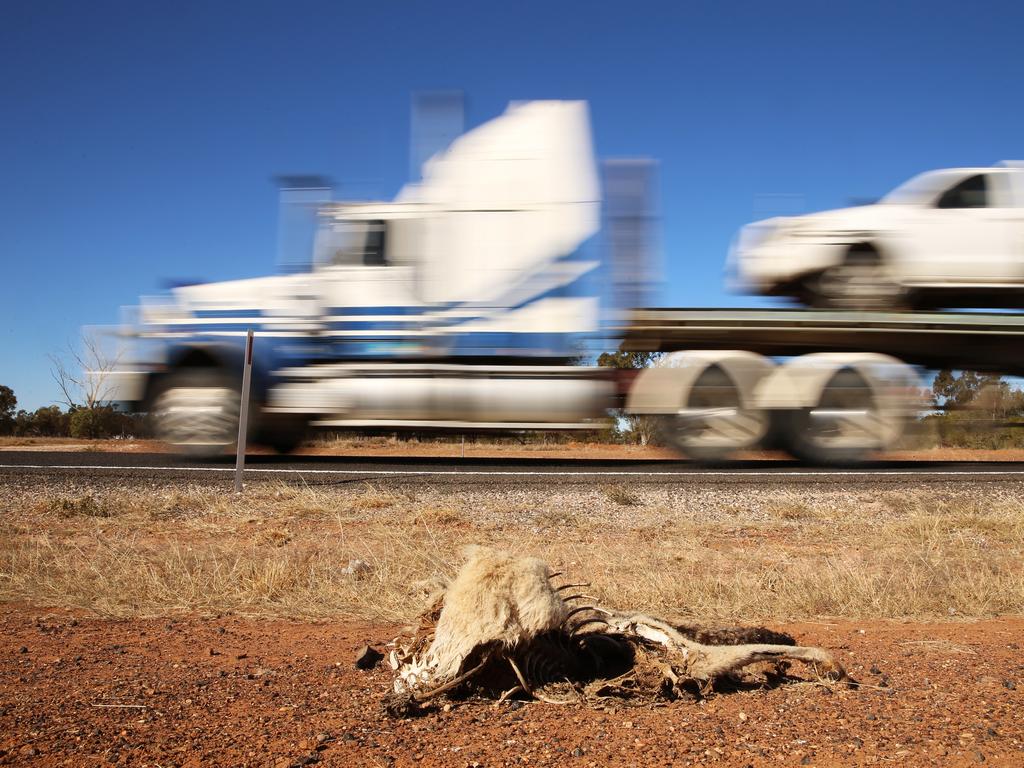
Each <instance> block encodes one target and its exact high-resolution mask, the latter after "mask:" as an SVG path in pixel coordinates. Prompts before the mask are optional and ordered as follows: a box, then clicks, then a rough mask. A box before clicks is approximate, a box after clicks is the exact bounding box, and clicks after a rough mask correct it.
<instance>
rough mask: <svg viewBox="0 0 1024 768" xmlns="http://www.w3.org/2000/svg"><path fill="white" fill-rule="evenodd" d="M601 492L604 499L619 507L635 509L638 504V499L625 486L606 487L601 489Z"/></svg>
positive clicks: (634, 493)
mask: <svg viewBox="0 0 1024 768" xmlns="http://www.w3.org/2000/svg"><path fill="white" fill-rule="evenodd" d="M602 492H603V493H604V496H605V498H606V499H608V500H609V501H611V502H613V503H615V504H618V505H619V506H620V507H636V506H638V505H639V504H640V497H639V496H638V495H637V494H636V492H635V491H633V490H631V489H629V488H627V487H626V486H625V485H621V484H615V485H606V486H604V488H602Z"/></svg>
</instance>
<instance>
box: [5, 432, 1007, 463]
mask: <svg viewBox="0 0 1024 768" xmlns="http://www.w3.org/2000/svg"><path fill="white" fill-rule="evenodd" d="M168 450H170V449H169V447H168V446H167V445H166V444H164V443H161V442H160V441H158V440H134V439H126V440H78V439H74V438H67V437H0V453H2V452H4V451H43V452H45V451H81V452H94V453H164V452H167V451H168ZM248 453H249V454H250V455H260V454H270V453H273V451H271V450H270V449H268V448H265V447H263V446H258V445H256V446H252V447H250V448H249V450H248ZM295 453H296V454H297V455H299V456H361V457H373V456H380V457H388V456H406V457H416V458H431V457H432V458H463V457H465V458H474V459H480V458H495V457H498V458H506V459H522V458H533V459H542V458H550V459H566V458H573V459H590V460H593V461H605V460H614V459H621V460H634V461H635V460H639V459H665V460H678V459H679V458H680V457H679V454H677V453H676V452H674V451H673V450H671V449H669V448H662V447H658V446H642V445H620V444H616V443H600V442H588V441H586V440H578V441H577V440H572V441H568V442H557V441H550V442H535V443H523V444H519V443H515V442H512V441H503V442H495V441H489V440H480V439H474V438H470V439H469V440H468V441H467V442H465V443H462V442H459V441H458V440H429V439H425V440H402V439H398V438H395V437H358V436H356V437H350V438H330V437H326V438H313V439H311V440H310V441H308V442H307V443H305V444H304V445H302V446H301V447H300V448H299V449H298V450H296V451H295ZM736 458H737V459H748V460H749V459H755V460H772V459H782V460H786V459H790V458H791V457H790V456H789V455H787V454H786V453H784V452H782V451H743V452H741V453H740V454H737V456H736ZM879 459H882V460H886V461H923V462H929V461H967V462H970V461H985V462H988V461H1005V462H1020V461H1024V450H1020V449H1003V450H986V449H977V448H924V449H920V450H898V451H890V452H888V453H885V454H881V455H880V456H879Z"/></svg>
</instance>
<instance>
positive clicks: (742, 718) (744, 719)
mask: <svg viewBox="0 0 1024 768" xmlns="http://www.w3.org/2000/svg"><path fill="white" fill-rule="evenodd" d="M740 722H741V723H745V722H747V713H746V712H740Z"/></svg>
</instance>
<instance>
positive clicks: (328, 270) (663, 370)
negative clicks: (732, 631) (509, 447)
mask: <svg viewBox="0 0 1024 768" xmlns="http://www.w3.org/2000/svg"><path fill="white" fill-rule="evenodd" d="M637 171H638V168H637V167H634V166H631V165H630V164H629V163H625V164H621V163H620V164H618V165H612V166H609V167H608V168H607V169H606V171H605V173H604V177H603V178H604V182H605V184H604V186H605V187H606V192H607V193H608V194H606V195H603V194H602V174H601V173H600V171H599V168H598V164H597V162H596V160H595V157H594V152H593V148H592V142H591V132H590V125H589V117H588V109H587V105H586V104H585V103H584V102H572V101H540V102H526V103H520V104H515V105H512V106H510V107H509V108H508V109H507V111H506V112H505V113H504V114H502V115H501V116H499V117H498V118H496V119H494V120H491V121H490V122H487V123H485V124H483V125H481V126H479V127H477V128H475V129H473V130H471V131H469V132H468V133H465V134H463V135H462V136H460V137H459V138H457V139H456V140H455V141H454V142H453V143H452V144H451V145H450V146H449V147H448V148H447V149H445V150H443V151H442V152H439V153H438V154H437V155H435V156H434V157H432V158H431V159H430V160H429V161H428V162H427V163H426V164H425V165H424V168H423V173H422V180H421V181H419V182H416V183H410V184H408V185H406V186H405V187H404V188H403V189H402V190H401V192H400V193H399V194H398V195H397V196H396V198H395V199H394V200H392V201H387V202H366V201H362V202H325V203H324V204H322V205H321V206H320V207H319V209H318V212H317V220H318V226H317V229H316V235H315V238H314V239H313V258H312V260H311V264H310V266H309V268H308V269H303V270H301V271H296V272H292V273H289V274H277V275H272V276H267V277H260V278H254V279H244V280H233V281H227V282H216V283H208V284H199V285H188V286H181V287H178V288H175V289H174V290H173V291H171V293H170V294H169V295H167V296H163V297H160V298H158V299H155V300H147V301H144V302H143V303H142V305H141V306H140V307H139V308H138V312H137V315H136V319H135V320H133V322H132V323H131V324H130V326H129V327H127V328H125V329H124V331H123V333H124V335H125V336H126V337H129V338H130V339H131V340H132V342H133V347H134V348H135V349H137V350H142V352H140V353H138V354H136V355H135V357H134V358H133V360H132V362H130V363H125V364H122V365H121V367H120V368H119V370H118V371H116V373H115V374H114V375H113V379H114V382H115V384H116V390H117V394H116V396H115V398H114V399H116V400H118V401H120V402H121V403H122V404H123V405H124V406H125V407H128V408H132V409H136V410H144V411H147V412H149V413H150V414H151V415H152V417H153V420H154V422H155V429H156V432H157V435H158V437H160V438H161V439H163V440H165V441H166V442H168V443H170V444H171V445H173V446H175V447H176V448H177V449H178V450H180V451H181V452H183V453H185V454H186V455H190V456H193V457H205V458H209V457H214V456H217V455H220V454H222V453H224V452H225V451H226V450H227V449H228V448H229V447H230V446H232V445H233V444H234V443H235V441H236V436H237V431H238V423H239V411H240V403H241V392H240V389H241V379H242V375H241V371H242V365H243V350H244V342H245V339H246V337H247V334H248V332H249V331H250V330H252V331H253V332H254V335H255V343H254V348H253V375H252V393H251V398H250V404H251V405H250V407H251V412H252V413H253V414H254V417H253V418H252V419H251V420H250V422H249V434H248V435H247V436H246V442H247V443H248V442H249V441H250V440H252V441H256V442H262V443H264V444H267V445H270V446H272V447H274V448H276V449H278V450H280V451H283V452H287V451H289V450H291V449H292V448H294V447H295V446H296V445H297V444H298V442H299V441H300V440H301V439H302V437H303V436H304V435H305V434H306V431H307V430H308V429H309V428H311V427H327V428H334V429H346V430H357V431H371V430H372V431H388V432H395V431H401V430H411V431H415V432H428V431H430V432H435V431H441V432H463V433H464V432H480V431H525V430H543V429H549V430H573V429H594V428H596V427H599V426H602V425H603V424H604V423H606V422H607V419H608V413H609V410H610V409H621V411H623V412H625V413H628V414H633V415H637V416H643V417H649V418H652V419H655V420H657V421H658V422H659V423H660V424H661V425H662V428H663V431H664V434H665V435H666V438H667V440H668V442H669V443H670V444H671V445H673V446H675V447H676V448H678V449H679V450H680V451H681V452H682V453H683V454H685V455H687V456H690V457H693V458H696V459H699V460H704V461H723V460H726V459H728V458H729V457H731V456H733V455H735V453H736V452H737V451H741V450H745V449H749V448H753V447H756V446H759V445H769V444H770V445H773V446H778V447H782V448H785V449H787V450H789V451H790V452H791V453H792V454H794V455H795V456H797V457H799V458H801V459H803V460H806V461H811V462H817V463H853V462H857V461H861V460H864V459H865V458H867V457H869V456H870V455H871V454H872V453H873V452H875V451H878V450H882V449H885V448H886V447H888V446H891V445H892V444H894V442H895V441H896V440H898V439H899V437H900V435H901V434H902V432H903V430H904V428H905V426H906V424H907V423H908V422H909V421H910V420H912V419H913V417H914V415H915V414H916V413H918V412H919V409H920V407H921V402H920V398H919V395H920V389H921V388H920V379H919V377H918V374H917V372H916V371H915V369H914V368H913V367H912V366H911V365H910V364H908V362H906V361H905V359H904V358H905V357H906V356H905V355H904V356H901V355H900V353H901V352H908V353H913V351H914V350H915V349H918V348H920V340H919V338H917V337H914V336H912V335H911V336H910V337H909V338H908V337H907V333H906V332H903V336H902V337H900V338H903V339H904V341H903V342H901V343H897V344H895V345H893V344H890V345H889V347H888V348H887V349H886V351H884V352H881V351H878V348H877V342H878V340H879V339H880V338H895V336H894V334H896V331H894V329H893V328H892V327H889V328H888V330H886V329H885V328H883V329H882V332H881V333H873V334H872V333H870V332H864V331H863V330H862V328H863V327H864V324H865V322H867V320H868V319H869V318H867V316H866V315H864V314H863V313H852V314H851V313H846V314H845V315H844V314H843V313H841V312H840V313H838V316H836V315H835V313H833V315H831V316H829V319H828V320H827V322H826V321H825V319H824V318H819V319H820V320H822V322H825V325H828V324H829V323H831V325H832V326H834V327H836V328H838V329H839V330H838V331H835V332H833V333H831V334H830V333H829V332H827V331H826V332H822V331H821V329H820V328H818V329H816V330H815V331H814V332H803V333H801V331H800V328H799V326H800V323H801V322H802V321H803V320H806V319H807V318H806V316H804V315H800V316H799V317H795V318H790V319H789V320H788V321H786V322H784V323H783V325H782V326H781V332H780V326H779V325H778V323H775V322H774V320H773V318H772V316H770V313H769V316H767V317H765V316H758V315H757V313H754V315H750V314H749V313H748V314H747V315H744V314H743V313H742V312H740V313H739V319H738V320H737V319H736V317H737V314H736V313H735V312H730V311H728V310H722V311H718V312H715V311H711V310H706V311H701V310H695V311H694V312H693V313H691V314H690V315H689V316H687V317H681V316H680V311H678V310H668V309H660V310H659V309H647V310H644V309H639V308H638V307H637V304H638V303H639V301H640V299H638V297H639V296H641V295H642V293H641V291H640V287H641V286H642V284H643V283H644V282H645V281H646V270H647V267H646V265H645V258H646V255H645V254H646V253H647V252H648V251H649V250H650V249H649V247H648V242H647V240H648V236H647V235H646V234H645V232H647V231H648V230H649V227H650V209H649V206H648V205H647V203H646V202H645V193H644V192H643V189H644V178H643V176H644V172H643V169H642V167H640V168H639V172H637ZM602 220H604V223H605V225H606V230H607V231H605V232H604V238H603V239H602V238H600V237H599V233H600V232H601V229H602V226H601V225H602ZM683 314H684V315H685V312H683ZM827 314H828V313H826V315H827ZM884 319H885V318H883V320H884ZM889 320H890V321H891V322H894V323H897V324H898V323H899V322H900V320H899V316H896V317H895V319H893V318H889ZM950 322H952V329H951V330H950V329H947V332H946V336H948V337H953V336H955V335H957V334H961V332H962V330H963V329H962V328H961V327H960V326H958V325H957V324H956V322H955V321H947V325H948V324H949V323H950ZM820 324H821V323H819V325H820ZM883 325H884V322H883ZM773 328H774V329H775V330H774V331H773V330H772V329H773ZM794 328H795V329H796V331H795V333H794ZM765 330H767V331H768V339H769V342H768V343H766V336H765V334H764V333H763V332H764V331H765ZM787 334H788V335H787ZM961 335H962V334H961ZM781 336H786V338H788V339H789V341H788V342H786V343H782V344H778V343H777V344H774V345H772V344H771V343H770V339H771V338H772V337H775V338H780V337H781ZM957 338H960V336H957ZM837 341H842V343H837ZM595 345H596V347H602V348H604V349H610V348H612V347H613V346H615V345H622V348H627V349H646V350H650V351H655V352H661V353H665V354H663V355H661V357H660V360H659V362H658V363H657V364H656V365H654V366H652V367H650V368H648V369H644V370H642V371H613V370H609V369H605V368H600V367H597V366H594V365H592V364H590V365H588V364H585V363H586V361H587V358H588V352H587V350H588V349H590V350H593V349H594V348H596V347H595ZM590 359H591V360H592V359H593V355H592V354H590Z"/></svg>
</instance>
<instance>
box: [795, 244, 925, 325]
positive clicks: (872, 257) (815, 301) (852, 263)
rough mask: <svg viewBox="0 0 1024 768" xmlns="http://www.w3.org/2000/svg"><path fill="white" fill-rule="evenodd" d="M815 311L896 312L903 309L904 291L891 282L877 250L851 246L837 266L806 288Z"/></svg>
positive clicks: (865, 245)
mask: <svg viewBox="0 0 1024 768" xmlns="http://www.w3.org/2000/svg"><path fill="white" fill-rule="evenodd" d="M808 289H809V290H808V293H809V295H810V302H809V303H810V305H811V306H812V307H815V308H817V309H854V310H879V309H881V310H899V309H905V308H906V307H907V292H906V290H905V289H904V288H903V287H902V286H900V285H898V284H897V283H896V282H894V281H893V279H892V277H891V276H890V275H889V274H888V272H887V271H886V268H885V262H884V260H883V259H882V256H881V254H880V253H879V252H878V250H877V249H876V248H875V247H874V246H873V245H871V244H869V243H864V244H861V245H855V246H853V247H852V248H850V250H849V251H848V252H847V253H846V256H845V258H844V259H843V261H842V262H841V263H839V264H836V265H835V266H833V267H829V268H828V269H826V270H825V271H824V272H822V273H820V274H819V275H817V276H816V277H815V278H814V279H813V280H812V281H811V284H810V285H809V286H808Z"/></svg>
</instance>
